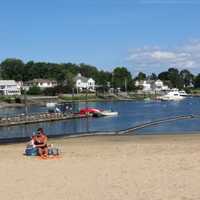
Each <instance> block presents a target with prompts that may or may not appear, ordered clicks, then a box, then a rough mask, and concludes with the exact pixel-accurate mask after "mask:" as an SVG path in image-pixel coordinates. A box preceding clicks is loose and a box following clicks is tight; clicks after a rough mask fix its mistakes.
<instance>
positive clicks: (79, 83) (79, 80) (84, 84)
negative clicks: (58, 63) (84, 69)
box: [74, 73, 95, 92]
mask: <svg viewBox="0 0 200 200" xmlns="http://www.w3.org/2000/svg"><path fill="white" fill-rule="evenodd" d="M74 82H75V87H76V89H77V91H80V92H82V91H84V90H88V91H90V92H95V80H94V79H92V78H86V77H84V76H82V75H81V74H80V73H79V74H78V75H77V76H75V78H74Z"/></svg>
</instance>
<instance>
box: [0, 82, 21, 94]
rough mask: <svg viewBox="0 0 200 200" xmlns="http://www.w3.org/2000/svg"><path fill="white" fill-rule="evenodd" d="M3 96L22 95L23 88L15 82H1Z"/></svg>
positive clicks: (0, 91)
mask: <svg viewBox="0 0 200 200" xmlns="http://www.w3.org/2000/svg"><path fill="white" fill-rule="evenodd" d="M0 94H1V95H10V96H11V95H21V86H20V84H18V83H17V82H16V81H14V80H0Z"/></svg>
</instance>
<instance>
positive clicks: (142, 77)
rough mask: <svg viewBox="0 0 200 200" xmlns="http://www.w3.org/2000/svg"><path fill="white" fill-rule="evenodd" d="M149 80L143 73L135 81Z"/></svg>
mask: <svg viewBox="0 0 200 200" xmlns="http://www.w3.org/2000/svg"><path fill="white" fill-rule="evenodd" d="M146 78H147V76H146V74H145V73H143V72H139V73H138V75H137V76H136V78H135V80H139V81H141V80H145V79H146Z"/></svg>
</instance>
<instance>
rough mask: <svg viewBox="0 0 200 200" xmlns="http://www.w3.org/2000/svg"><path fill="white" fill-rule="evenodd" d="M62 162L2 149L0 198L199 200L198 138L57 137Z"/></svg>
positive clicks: (15, 146)
mask: <svg viewBox="0 0 200 200" xmlns="http://www.w3.org/2000/svg"><path fill="white" fill-rule="evenodd" d="M49 143H53V144H54V145H55V146H58V147H59V148H60V149H61V151H62V154H61V158H59V159H52V160H40V159H38V158H37V157H26V156H23V155H22V153H23V149H24V146H25V144H24V143H23V144H12V145H1V146H0V152H1V154H0V158H1V162H0V177H1V178H0V198H1V199H2V200H23V199H24V200H32V199H34V200H35V199H37V200H47V199H48V200H55V199H56V200H63V199H66V200H129V199H130V200H133V199H136V200H161V199H166V200H167V199H170V200H173V199H177V200H178V199H180V200H187V199H188V200H189V199H200V190H199V188H200V156H199V155H200V135H165V136H92V137H80V138H66V139H56V140H55V139H54V140H50V141H49Z"/></svg>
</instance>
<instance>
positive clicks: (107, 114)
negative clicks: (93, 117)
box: [101, 110, 118, 116]
mask: <svg viewBox="0 0 200 200" xmlns="http://www.w3.org/2000/svg"><path fill="white" fill-rule="evenodd" d="M101 115H102V116H116V115H118V112H114V111H111V110H104V111H101Z"/></svg>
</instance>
